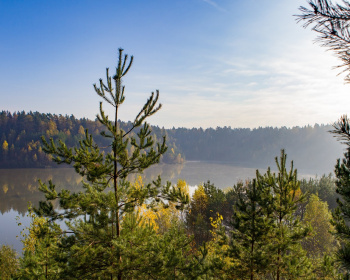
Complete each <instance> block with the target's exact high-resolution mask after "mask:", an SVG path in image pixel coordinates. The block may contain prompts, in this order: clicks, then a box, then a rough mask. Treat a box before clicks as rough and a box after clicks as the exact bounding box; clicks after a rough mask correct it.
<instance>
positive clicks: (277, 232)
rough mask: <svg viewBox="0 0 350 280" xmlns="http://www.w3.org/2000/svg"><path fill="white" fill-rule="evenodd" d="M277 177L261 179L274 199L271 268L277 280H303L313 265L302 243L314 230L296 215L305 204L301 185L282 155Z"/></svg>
mask: <svg viewBox="0 0 350 280" xmlns="http://www.w3.org/2000/svg"><path fill="white" fill-rule="evenodd" d="M275 161H276V165H277V170H278V173H277V175H276V174H275V173H271V170H270V168H269V169H268V170H267V172H266V174H265V175H264V176H261V177H258V180H261V183H262V184H268V185H269V186H270V188H271V193H272V195H273V200H272V205H271V207H272V209H273V213H272V216H273V220H274V230H273V234H272V236H271V241H270V242H271V243H272V244H273V254H271V255H270V258H271V260H272V264H271V268H272V275H274V279H276V280H280V279H299V278H301V277H305V276H306V275H307V273H309V269H310V267H309V262H308V259H307V258H306V252H305V251H304V250H303V249H302V247H301V241H302V240H303V239H304V238H305V237H306V236H307V235H308V234H309V232H310V229H309V228H308V227H305V226H303V225H302V224H301V222H300V220H299V217H297V215H295V213H296V210H297V208H298V204H300V203H301V202H303V201H304V200H305V195H304V194H302V193H301V191H300V181H298V179H297V170H295V169H294V168H293V161H292V162H291V167H290V170H289V172H288V171H287V166H286V164H287V155H286V154H285V152H284V150H282V151H281V156H280V160H278V158H277V157H276V158H275Z"/></svg>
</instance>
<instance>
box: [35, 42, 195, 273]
mask: <svg viewBox="0 0 350 280" xmlns="http://www.w3.org/2000/svg"><path fill="white" fill-rule="evenodd" d="M132 62H133V57H132V56H131V58H130V60H128V56H127V55H125V56H123V50H122V49H119V59H118V65H117V67H116V73H115V75H114V76H113V77H112V76H110V75H109V69H108V68H107V70H106V82H103V80H102V79H100V81H99V85H98V86H97V85H94V88H95V91H96V93H97V94H98V95H99V96H100V97H101V98H102V99H103V100H104V101H105V102H106V103H107V104H109V105H111V106H112V107H113V108H114V115H113V120H109V118H108V116H107V115H106V113H105V111H104V110H103V106H102V102H101V103H100V113H99V115H97V118H98V120H99V121H100V123H101V124H102V125H103V127H104V128H105V131H103V132H102V133H101V135H102V136H103V137H105V138H106V139H107V140H108V139H109V141H110V146H111V148H112V151H111V152H108V149H106V148H104V147H99V146H98V145H96V144H95V142H94V140H93V138H92V135H91V134H89V132H88V131H87V130H86V131H85V136H84V138H83V139H82V140H81V141H80V144H79V146H78V147H74V148H71V147H68V146H67V145H66V144H65V143H63V142H62V141H59V142H58V143H55V142H54V140H53V139H52V138H51V139H50V141H47V140H46V139H45V138H44V137H43V139H42V141H43V146H44V148H43V150H44V151H45V152H46V153H48V154H49V155H51V156H52V159H53V160H54V161H55V162H57V163H58V164H70V165H72V166H73V167H74V168H75V171H76V172H77V173H79V174H80V175H81V176H83V177H84V182H83V190H82V191H80V192H77V193H71V192H70V191H68V190H66V189H62V190H60V191H58V190H57V188H56V186H55V185H54V183H53V182H51V181H50V182H49V183H48V184H46V183H40V190H41V191H42V192H44V194H45V197H46V201H43V202H40V205H39V208H38V209H36V213H37V215H39V216H43V217H47V218H48V219H49V222H50V223H52V225H53V227H54V225H55V223H54V222H55V221H57V220H63V221H65V222H66V224H67V230H62V229H61V230H60V232H59V235H58V236H57V239H58V240H57V244H58V249H57V252H56V255H55V256H53V258H55V260H56V261H57V262H58V263H59V264H60V266H61V268H60V270H58V271H59V273H60V274H59V277H61V278H60V279H123V278H127V279H130V276H133V277H134V276H135V275H137V276H138V279H147V278H152V277H155V278H158V277H157V276H152V275H151V274H147V273H148V271H154V272H157V271H164V262H163V261H162V259H164V258H165V256H166V254H167V252H166V251H164V250H163V251H161V252H159V247H157V246H158V245H157V242H156V239H157V238H160V236H158V235H157V234H156V232H155V231H154V230H153V229H152V228H151V227H150V226H149V225H147V223H145V222H141V217H140V215H142V213H140V211H139V210H138V209H139V207H141V205H143V204H146V205H147V207H149V208H156V207H157V205H159V204H161V205H163V206H165V207H166V205H167V203H169V202H173V203H175V205H176V207H177V208H182V207H183V206H184V205H185V204H186V203H188V200H189V199H188V195H186V194H184V193H183V192H182V190H181V189H180V188H178V187H176V186H171V184H170V183H167V184H166V185H162V182H161V179H160V177H158V179H157V180H156V181H154V182H153V183H152V184H151V183H149V184H146V185H142V186H139V185H137V184H132V183H131V182H129V181H128V180H127V176H128V175H129V174H131V173H139V172H142V171H143V170H144V169H146V168H148V167H149V166H151V165H153V164H156V163H158V162H159V158H160V157H161V155H163V154H164V153H165V152H166V150H167V147H166V144H165V137H164V138H163V140H162V142H161V143H154V140H153V138H152V136H151V135H150V134H151V130H150V126H149V125H148V124H147V123H146V122H145V121H146V119H147V118H148V117H150V116H152V115H153V114H155V113H156V112H157V111H158V110H159V109H160V108H161V105H160V104H159V105H158V97H159V92H158V90H157V91H156V93H155V94H154V93H152V94H151V96H150V98H149V99H148V100H147V102H146V103H145V104H144V106H143V108H142V109H141V111H140V112H139V114H138V115H137V116H136V117H135V119H134V121H133V122H132V126H131V127H130V129H129V130H127V131H124V130H123V129H121V127H120V126H119V124H118V118H119V108H120V106H121V105H122V104H123V102H124V100H125V96H124V90H125V87H124V86H123V85H122V78H123V77H124V76H125V75H126V74H127V73H128V71H129V69H130V67H131V65H132ZM132 132H133V133H132ZM128 145H131V146H132V147H133V152H132V153H131V154H129V153H128ZM55 200H58V202H59V206H60V209H59V210H57V209H55V208H54V205H53V202H54V201H55ZM55 229H56V230H57V226H55ZM176 237H178V238H180V240H182V239H184V237H181V236H172V239H173V240H176ZM184 240H185V241H182V242H179V243H178V244H177V245H178V246H179V247H176V249H177V250H182V249H183V248H184V247H185V245H186V242H187V244H188V243H189V242H190V241H189V240H188V238H187V239H186V238H185V239H184ZM174 242H175V241H174ZM175 243H176V242H175ZM157 248H158V249H157ZM157 250H158V251H157ZM156 255H158V256H157V257H154V256H156ZM151 256H153V257H151ZM146 259H147V260H148V261H146ZM185 263H186V265H187V266H189V265H190V264H191V262H190V261H188V260H187V262H185ZM150 267H152V270H150V269H149V268H150ZM167 268H168V269H172V268H173V267H172V266H171V265H169V266H168V267H167ZM135 273H136V274H135ZM135 277H136V276H135ZM135 279H137V278H135Z"/></svg>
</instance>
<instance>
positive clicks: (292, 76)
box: [0, 0, 350, 128]
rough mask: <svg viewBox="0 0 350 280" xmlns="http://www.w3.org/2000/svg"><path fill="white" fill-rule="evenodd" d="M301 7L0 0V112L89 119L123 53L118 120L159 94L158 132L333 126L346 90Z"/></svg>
mask: <svg viewBox="0 0 350 280" xmlns="http://www.w3.org/2000/svg"><path fill="white" fill-rule="evenodd" d="M300 5H304V6H306V5H307V3H306V0H244V1H243V0H220V1H219V0H174V1H165V0H147V1H145V0H143V1H141V0H139V1H136V0H135V1H134V0H129V1H126V0H125V1H118V0H114V1H112V0H99V1H97V0H95V1H92V0H75V1H71V0H60V1H57V0H56V1H51V0H46V1H42V0H41V1H39V0H37V1H35V0H22V1H19V0H0V36H1V40H0V97H1V102H0V110H8V111H11V112H13V111H22V110H25V111H30V110H32V111H39V112H44V113H47V112H50V113H56V114H63V115H65V114H68V115H71V114H73V115H75V116H76V117H79V118H80V117H87V118H90V119H94V118H95V115H96V113H97V112H98V103H99V98H98V96H97V95H96V94H95V93H94V90H93V87H92V84H94V83H96V82H98V80H99V78H105V68H106V67H110V68H111V69H114V67H115V66H116V62H117V51H118V48H119V47H122V48H124V50H125V53H127V54H129V55H134V64H133V67H132V68H131V70H130V72H129V73H128V75H127V76H126V77H125V79H124V83H125V86H126V101H125V103H124V105H123V108H121V115H120V118H121V119H122V120H132V119H133V118H134V116H135V114H137V113H138V110H139V109H140V107H141V106H142V105H143V103H144V101H145V100H146V99H147V98H148V96H149V94H150V93H151V92H152V91H155V90H156V89H159V90H160V101H161V103H162V104H163V108H162V110H161V111H160V112H159V113H157V114H156V115H155V116H152V118H151V119H150V120H149V121H150V123H151V124H155V125H159V126H164V127H167V128H168V127H173V126H174V127H200V126H201V127H204V128H206V127H217V126H231V127H250V128H254V127H259V126H263V127H265V126H277V127H280V126H287V127H290V126H303V125H308V124H311V125H313V124H315V123H319V124H320V123H332V122H334V121H336V120H337V119H338V118H339V117H340V116H341V115H342V114H346V113H347V112H348V111H349V105H348V104H350V85H346V84H344V81H343V76H341V75H340V76H337V74H338V73H339V70H334V69H332V67H333V66H336V65H337V64H338V63H339V61H337V59H336V58H335V57H334V56H333V54H332V53H331V52H326V50H325V49H324V48H321V47H320V46H319V45H317V44H314V43H313V40H314V39H315V37H316V34H314V33H312V32H311V31H310V29H303V28H302V27H301V24H297V23H296V22H295V17H293V15H294V14H298V7H299V6H300ZM106 106H107V105H106ZM106 109H107V107H106ZM107 111H108V110H107Z"/></svg>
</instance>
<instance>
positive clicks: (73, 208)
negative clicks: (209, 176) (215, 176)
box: [0, 0, 350, 280]
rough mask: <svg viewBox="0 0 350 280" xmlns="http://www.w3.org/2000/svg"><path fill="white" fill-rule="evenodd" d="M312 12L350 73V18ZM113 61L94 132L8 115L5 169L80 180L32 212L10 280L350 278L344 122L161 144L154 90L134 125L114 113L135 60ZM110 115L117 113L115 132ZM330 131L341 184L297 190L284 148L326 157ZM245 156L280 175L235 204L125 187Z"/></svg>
mask: <svg viewBox="0 0 350 280" xmlns="http://www.w3.org/2000/svg"><path fill="white" fill-rule="evenodd" d="M315 3H316V4H315ZM315 3H314V2H313V1H311V2H310V5H311V9H310V10H308V9H306V8H301V11H302V12H303V15H301V16H300V20H306V21H307V22H308V23H309V24H311V23H314V22H315V21H316V22H318V23H319V24H318V25H316V27H315V29H314V31H317V32H319V33H321V39H322V40H325V42H326V43H327V42H329V44H330V46H331V47H333V48H334V49H335V51H336V52H340V53H338V55H339V56H340V57H341V58H342V59H344V56H345V57H346V59H344V61H345V62H346V63H349V54H348V52H347V51H346V52H345V55H344V50H343V52H341V50H342V49H344V48H346V47H347V45H346V46H345V47H344V45H341V44H340V45H339V44H336V43H337V42H338V41H337V40H340V41H341V40H343V41H346V42H348V41H349V40H348V39H349V38H348V37H346V36H349V32H346V31H344V29H345V30H348V29H347V26H345V27H344V22H343V21H344V20H347V21H349V20H350V17H349V14H350V4H347V6H345V7H342V6H339V5H332V4H331V3H328V1H326V0H325V1H323V0H322V1H321V0H319V1H316V2H315ZM335 23H337V24H335ZM322 28H323V29H322ZM322 36H323V37H322ZM341 42H342V41H341ZM339 50H340V51H339ZM118 53H119V57H118V61H117V67H116V72H115V74H113V75H111V74H110V73H109V69H108V68H107V70H106V78H105V79H104V80H103V79H100V80H99V82H98V83H97V84H94V89H95V92H96V94H97V95H98V96H99V97H100V98H101V100H102V101H103V102H101V103H100V110H99V113H98V115H97V120H96V121H89V120H85V119H82V120H77V119H75V118H74V117H73V116H71V117H68V116H55V115H50V114H46V115H45V114H40V113H31V112H30V113H25V112H21V113H13V114H12V113H9V112H6V111H3V112H2V114H1V129H3V130H1V132H2V136H1V137H2V138H1V145H2V146H1V148H2V150H1V152H2V153H1V156H2V158H1V162H2V163H5V164H6V163H7V162H8V163H9V166H7V167H15V161H14V162H13V164H14V165H13V166H10V163H11V162H12V158H13V159H15V158H16V160H17V161H18V160H21V157H23V158H22V159H23V161H24V163H23V166H21V167H28V166H30V163H31V162H37V164H38V165H37V167H39V166H40V167H42V166H44V167H49V166H52V164H57V165H62V166H71V167H72V168H74V171H75V172H76V173H77V174H79V175H80V176H81V177H82V181H81V187H80V189H77V190H74V191H71V190H68V189H65V188H58V187H56V185H55V182H53V181H52V180H48V181H45V182H43V181H40V180H39V190H40V192H42V193H43V194H44V195H45V199H44V200H42V201H40V202H39V205H38V206H29V207H28V215H29V217H30V218H31V224H30V226H29V227H28V228H27V230H25V231H23V233H22V237H21V238H22V242H23V252H22V254H20V255H19V254H18V253H17V252H15V251H14V250H13V249H12V248H11V247H9V246H7V245H2V246H1V247H0V277H1V279H96V280H97V279H98V280H102V279H110V280H113V279H118V280H121V279H203V280H204V279H206V280H207V279H251V280H253V279H265V280H270V279H271V280H282V279H283V280H287V279H288V280H289V279H310V280H311V279H339V280H340V279H349V278H350V225H349V220H350V120H349V119H348V117H347V116H342V117H340V119H339V120H338V122H336V123H334V124H333V126H332V127H327V126H318V125H317V126H316V125H315V126H314V127H304V128H291V129H287V128H281V129H275V128H265V129H263V128H259V129H255V130H248V129H247V130H245V129H241V130H235V129H231V128H217V129H215V130H214V129H207V130H203V129H171V130H165V129H160V128H157V127H151V126H150V125H149V124H148V123H147V120H148V118H149V117H151V116H152V115H154V114H156V113H157V112H158V111H159V110H160V109H161V104H159V102H158V99H159V91H158V90H157V91H155V92H152V93H151V95H150V96H149V98H148V99H147V100H146V102H145V103H144V106H143V107H142V108H141V110H140V112H139V114H138V115H137V116H136V117H135V119H134V120H133V121H130V122H128V123H123V122H120V121H119V119H120V116H119V111H118V108H119V107H120V106H122V105H123V102H124V100H125V95H124V92H125V87H124V85H123V84H122V78H123V77H124V76H125V75H126V74H127V73H128V71H129V70H130V68H131V65H132V62H133V56H131V57H129V56H128V55H125V54H124V53H123V49H119V51H118ZM346 65H347V66H348V65H349V64H346ZM348 69H349V68H348ZM105 106H111V107H113V108H114V115H113V116H112V119H110V118H109V116H107V115H106V113H105V111H104V107H105ZM152 130H153V133H152ZM326 130H331V132H332V134H333V135H334V136H336V137H337V139H338V140H340V142H342V143H338V145H339V146H343V147H342V148H345V152H344V153H343V155H342V156H341V158H339V159H338V160H334V162H332V163H330V164H331V165H333V166H335V167H334V171H335V176H334V177H333V176H332V175H331V174H330V175H323V176H321V177H316V178H314V179H309V180H307V179H303V180H300V179H298V173H297V168H298V164H299V162H297V161H296V162H293V161H292V160H290V158H291V159H293V157H294V155H293V156H290V155H289V154H288V158H287V151H286V150H285V149H284V148H285V145H289V147H293V146H294V149H295V150H297V149H298V147H299V146H298V145H302V144H305V143H309V142H308V141H310V144H309V146H308V149H311V150H312V149H313V148H314V149H315V150H316V151H318V153H320V154H324V151H323V150H322V151H320V150H318V149H320V146H318V144H316V143H318V142H315V139H316V138H319V137H321V135H322V134H324V133H326ZM230 133H232V134H233V136H232V137H231V138H230V137H226V135H228V134H230ZM293 134H294V135H296V137H295V138H293V137H291V135H293ZM281 135H283V136H281ZM312 135H314V136H312ZM272 138H273V139H275V138H276V139H275V140H276V141H271V139H272ZM229 139H231V140H232V139H234V142H229V141H231V140H229ZM232 141H233V140H232ZM279 141H280V142H279ZM194 143H196V144H195V145H194ZM342 144H343V145H342ZM344 144H345V145H344ZM245 145H246V146H247V147H249V148H250V152H249V153H248V155H249V157H248V158H247V159H246V160H247V161H248V159H252V158H261V157H262V156H263V155H264V156H266V155H268V156H270V154H269V153H270V152H274V153H275V154H274V159H275V161H274V164H273V165H270V167H267V166H266V169H265V170H266V171H264V172H261V171H260V172H259V171H257V172H256V176H255V178H254V179H252V180H246V181H243V182H239V183H237V184H236V185H234V186H233V187H232V188H229V189H226V190H221V189H219V188H217V187H215V185H214V184H212V183H211V182H206V183H204V184H202V185H201V186H199V187H198V188H197V189H196V190H195V192H194V193H193V195H192V196H190V194H189V189H188V185H187V184H186V182H185V181H183V180H179V181H178V182H177V184H171V183H170V182H163V181H162V178H161V177H160V176H159V177H158V178H157V179H155V180H153V181H152V182H143V180H142V178H141V177H137V178H136V179H135V180H133V181H129V180H128V179H127V177H128V175H130V174H133V173H134V174H135V173H136V174H137V173H141V172H142V171H144V170H146V169H147V168H149V167H150V166H152V165H155V164H158V163H159V162H160V161H161V160H163V161H169V162H177V163H181V161H182V160H183V158H184V156H186V157H187V158H188V159H191V160H193V159H200V160H217V159H220V160H223V161H237V162H240V161H242V158H243V157H244V155H245V154H244V155H243V154H240V152H241V150H243V148H241V147H245ZM312 145H313V146H314V147H312ZM213 146H214V147H213ZM255 146H258V148H256V147H255ZM191 147H192V148H191ZM208 147H211V149H208ZM219 147H224V148H223V150H221V149H220V148H219ZM276 148H278V149H279V151H278V153H276V152H275V150H274V149H276ZM203 149H204V150H205V149H208V151H206V152H203ZM290 150H291V151H292V150H293V149H292V148H290ZM296 153H297V152H296ZM300 153H303V152H300ZM167 154H170V155H171V156H167ZM233 155H236V157H234V156H233ZM308 156H310V155H308ZM317 160H322V158H317ZM51 162H52V163H51ZM242 162H245V161H242ZM256 162H258V163H260V164H263V163H264V161H259V160H257V161H256ZM11 164H12V163H11ZM300 164H301V163H300ZM3 167H6V166H3ZM272 170H276V171H272Z"/></svg>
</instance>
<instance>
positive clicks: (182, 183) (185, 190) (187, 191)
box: [176, 179, 190, 195]
mask: <svg viewBox="0 0 350 280" xmlns="http://www.w3.org/2000/svg"><path fill="white" fill-rule="evenodd" d="M176 185H177V187H178V188H180V189H181V191H182V192H183V193H184V194H187V195H189V194H190V188H189V186H188V185H187V183H186V181H185V180H181V179H179V180H178V181H177V184H176Z"/></svg>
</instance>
